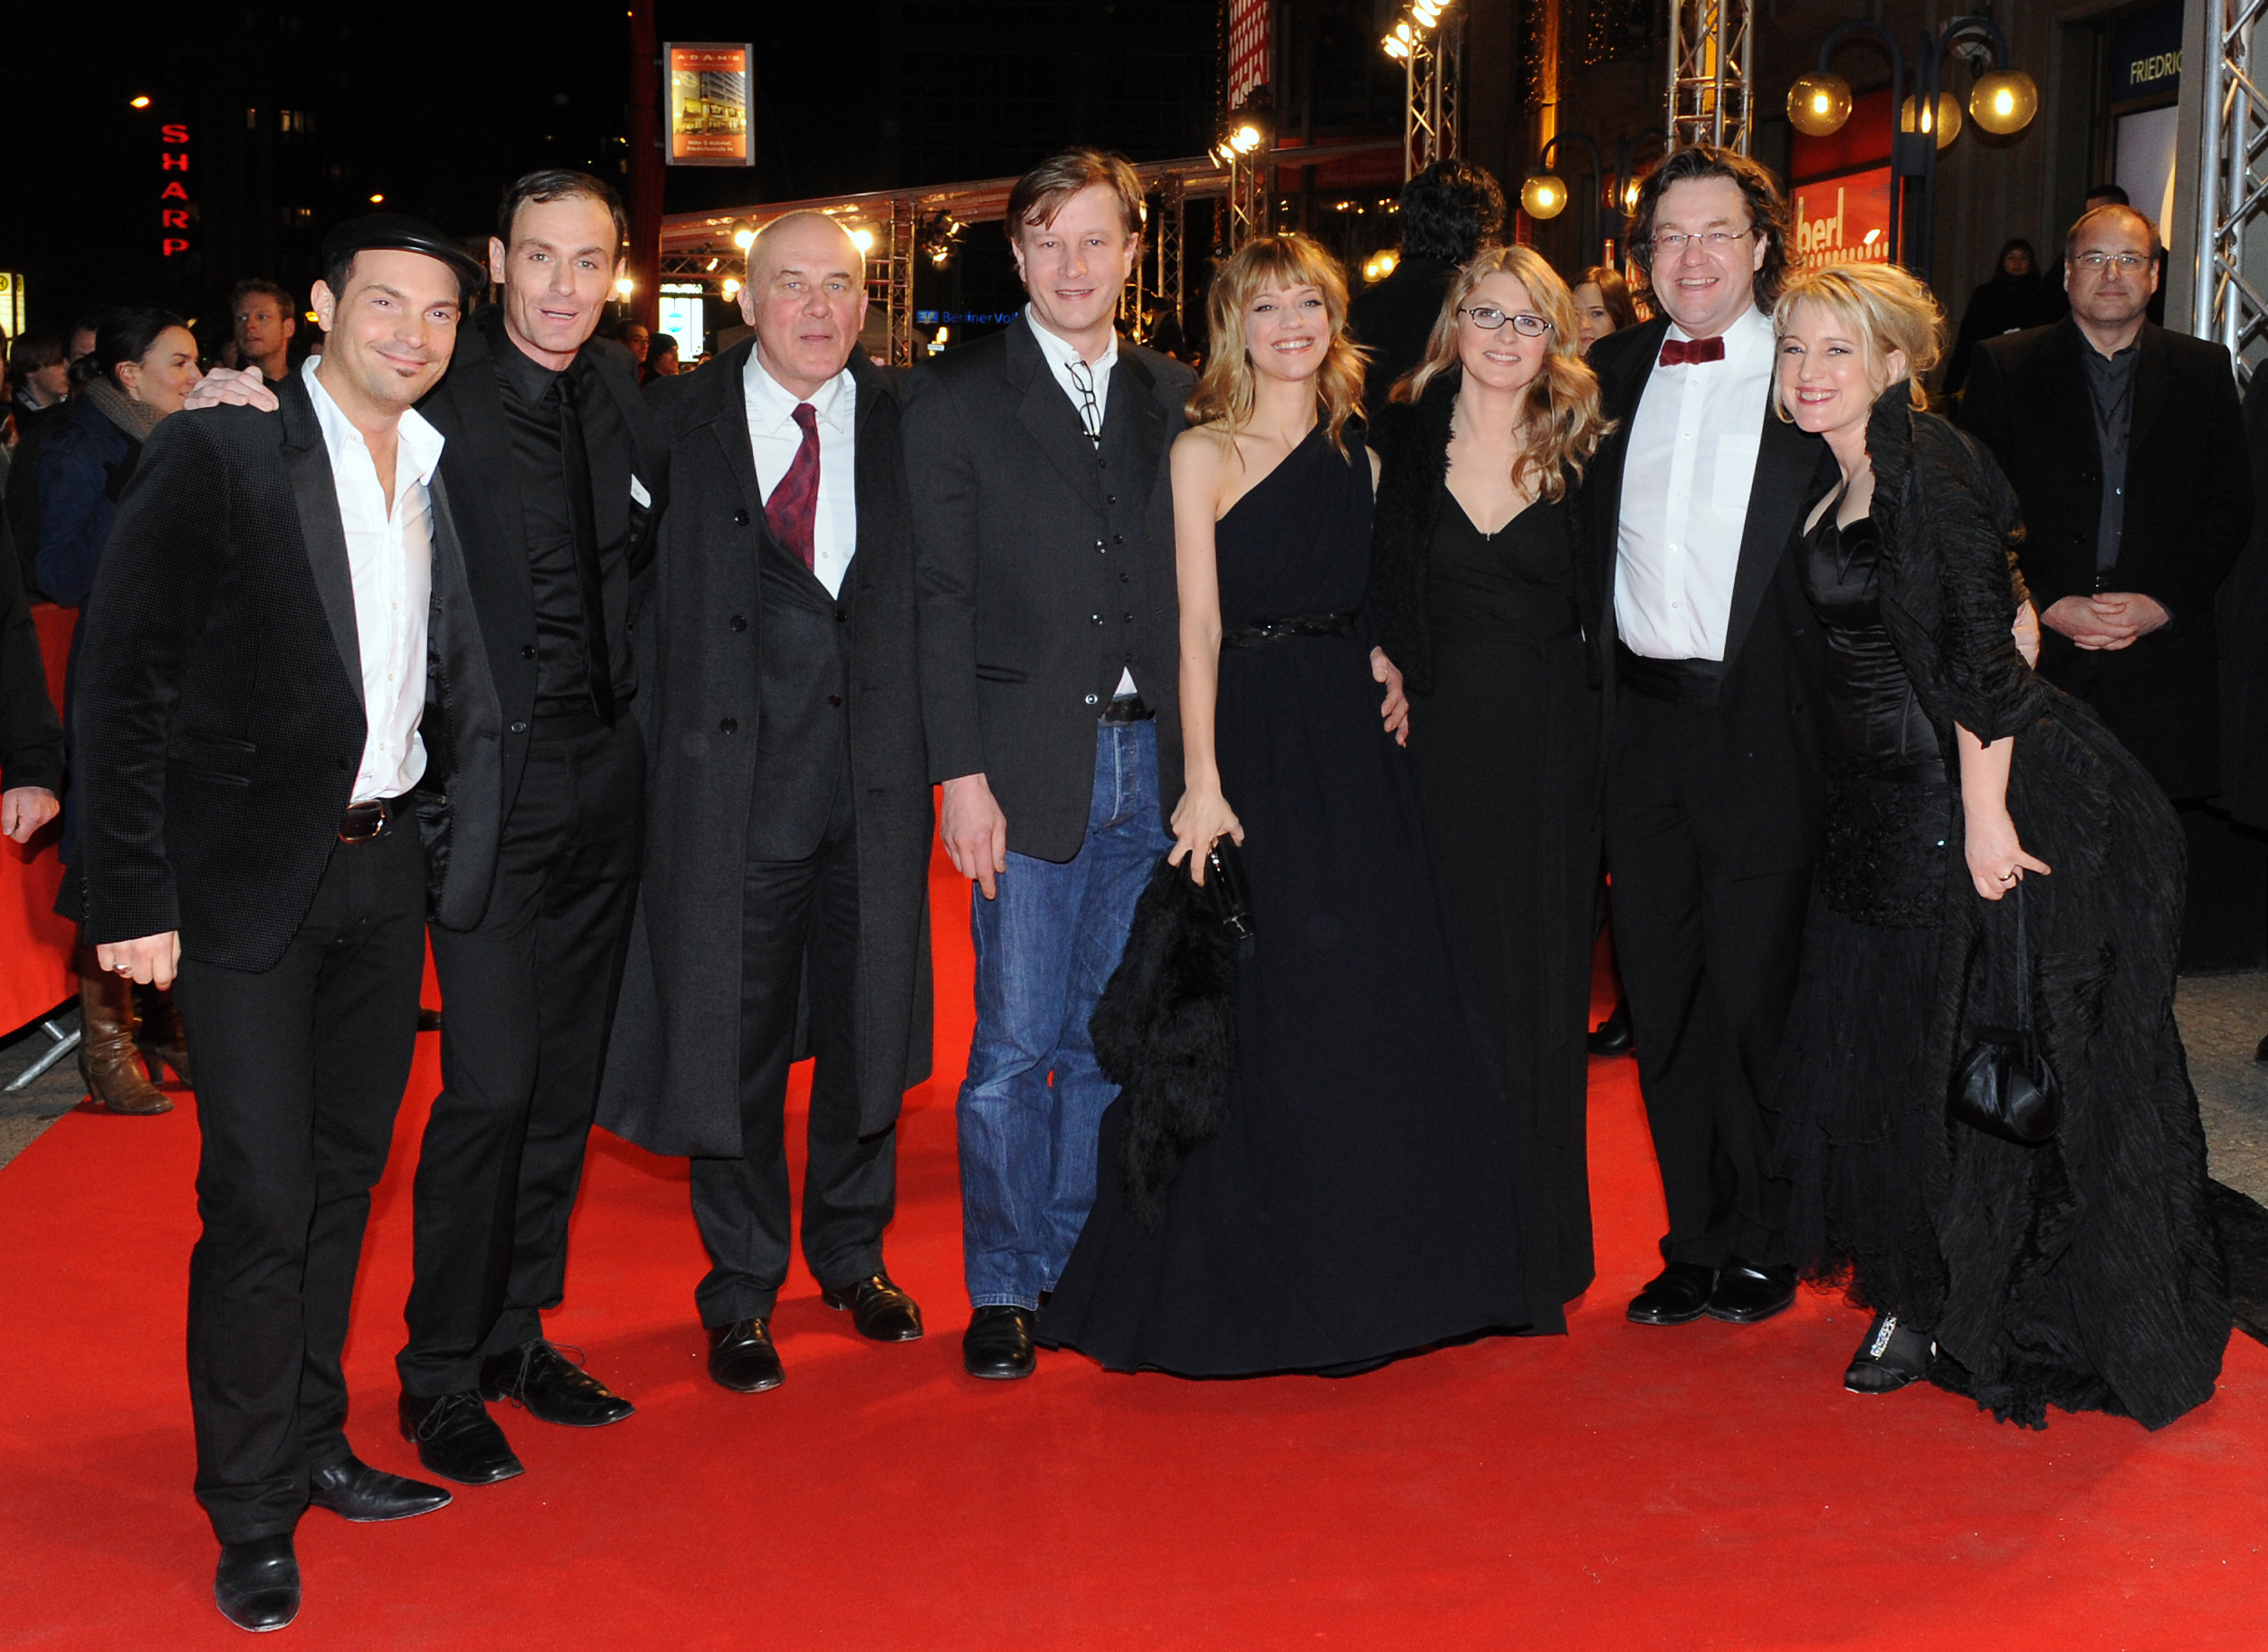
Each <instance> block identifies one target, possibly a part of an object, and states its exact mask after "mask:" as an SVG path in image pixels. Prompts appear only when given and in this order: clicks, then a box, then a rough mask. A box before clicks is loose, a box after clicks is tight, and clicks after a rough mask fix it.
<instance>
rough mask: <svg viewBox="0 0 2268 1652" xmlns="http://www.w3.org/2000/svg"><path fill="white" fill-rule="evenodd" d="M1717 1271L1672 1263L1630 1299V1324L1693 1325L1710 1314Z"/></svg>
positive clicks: (1695, 1264)
mask: <svg viewBox="0 0 2268 1652" xmlns="http://www.w3.org/2000/svg"><path fill="white" fill-rule="evenodd" d="M1714 1289H1717V1270H1716V1269H1715V1268H1713V1267H1702V1266H1701V1264H1699V1263H1698V1262H1672V1263H1671V1264H1670V1265H1669V1266H1668V1267H1665V1268H1663V1269H1662V1270H1661V1272H1660V1273H1659V1274H1655V1275H1654V1276H1653V1278H1652V1279H1650V1280H1648V1281H1646V1289H1644V1290H1642V1291H1640V1292H1638V1295H1637V1296H1633V1297H1631V1305H1630V1322H1631V1324H1632V1325H1691V1324H1692V1323H1693V1322H1694V1321H1695V1320H1696V1319H1698V1318H1700V1317H1701V1316H1702V1315H1703V1314H1705V1313H1706V1312H1708V1311H1709V1293H1710V1292H1712V1291H1713V1290H1714Z"/></svg>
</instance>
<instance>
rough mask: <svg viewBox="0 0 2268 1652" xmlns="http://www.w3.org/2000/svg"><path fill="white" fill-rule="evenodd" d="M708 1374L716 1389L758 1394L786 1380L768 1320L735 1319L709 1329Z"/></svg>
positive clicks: (785, 1372) (785, 1373)
mask: <svg viewBox="0 0 2268 1652" xmlns="http://www.w3.org/2000/svg"><path fill="white" fill-rule="evenodd" d="M709 1375H710V1377H711V1380H713V1381H714V1382H715V1383H716V1384H717V1385H718V1387H719V1388H729V1389H731V1390H732V1391H733V1392H734V1393H736V1394H761V1393H762V1392H763V1391H765V1390H766V1389H770V1388H777V1387H778V1386H779V1385H780V1384H782V1383H784V1382H785V1381H787V1371H786V1369H785V1368H784V1367H783V1366H782V1365H781V1364H780V1356H779V1350H778V1349H777V1348H776V1347H773V1346H772V1327H771V1322H770V1320H768V1319H735V1320H734V1321H733V1323H732V1324H731V1325H711V1326H710V1327H709Z"/></svg>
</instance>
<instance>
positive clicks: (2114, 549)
mask: <svg viewBox="0 0 2268 1652" xmlns="http://www.w3.org/2000/svg"><path fill="white" fill-rule="evenodd" d="M2079 359H2080V362H2081V363H2084V364H2085V365H2086V368H2087V390H2088V396H2089V397H2090V398H2091V399H2092V400H2093V401H2094V403H2095V438H2096V440H2097V441H2098V442H2099V443H2100V444H2102V523H2101V525H2099V526H2098V527H2097V528H2096V530H2095V572H2096V573H2097V574H2104V573H2108V572H2109V571H2110V569H2113V568H2116V567H2117V565H2118V541H2119V540H2122V539H2123V538H2124V537H2125V533H2126V437H2127V434H2128V432H2129V431H2130V430H2132V428H2133V423H2134V364H2135V363H2137V362H2139V361H2140V360H2141V359H2142V346H2141V344H2140V342H2139V341H2136V342H2134V343H2132V344H2129V345H2128V346H2127V347H2126V348H2125V349H2123V350H2121V351H2119V352H2118V354H2117V355H2116V356H2104V355H2102V353H2101V352H2100V351H2098V350H2097V349H2095V347H2094V346H2093V345H2092V344H2089V343H2087V342H2086V341H2084V339H2083V338H2082V340H2081V342H2080V351H2079Z"/></svg>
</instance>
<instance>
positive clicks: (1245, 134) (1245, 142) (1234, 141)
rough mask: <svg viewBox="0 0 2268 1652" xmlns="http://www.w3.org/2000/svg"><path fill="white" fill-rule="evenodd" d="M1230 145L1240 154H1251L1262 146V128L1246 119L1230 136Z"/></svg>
mask: <svg viewBox="0 0 2268 1652" xmlns="http://www.w3.org/2000/svg"><path fill="white" fill-rule="evenodd" d="M1228 142H1229V146H1230V147H1231V148H1232V149H1233V150H1235V151H1236V152H1237V153H1238V154H1240V155H1249V154H1250V153H1252V151H1254V150H1256V149H1258V148H1259V147H1260V128H1258V127H1256V126H1255V125H1253V124H1252V123H1251V122H1250V121H1246V122H1245V123H1244V124H1243V125H1242V126H1240V127H1238V128H1236V131H1235V133H1234V134H1233V136H1231V137H1230V138H1229V140H1228Z"/></svg>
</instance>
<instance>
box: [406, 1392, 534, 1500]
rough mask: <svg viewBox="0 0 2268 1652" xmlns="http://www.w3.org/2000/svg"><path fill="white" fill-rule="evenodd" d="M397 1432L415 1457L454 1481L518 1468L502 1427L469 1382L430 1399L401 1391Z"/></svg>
mask: <svg viewBox="0 0 2268 1652" xmlns="http://www.w3.org/2000/svg"><path fill="white" fill-rule="evenodd" d="M401 1437H402V1438H403V1439H405V1440H408V1441H409V1442H410V1443H412V1444H414V1445H415V1446H416V1448H417V1460H418V1461H419V1462H420V1463H423V1465H425V1466H426V1467H427V1468H430V1469H431V1470H432V1471H433V1472H435V1473H436V1474H438V1475H439V1476H440V1477H441V1478H442V1479H453V1480H455V1481H457V1482H458V1483H459V1484H460V1485H464V1486H493V1485H495V1484H496V1483H497V1481H498V1480H500V1479H511V1478H512V1476H513V1475H515V1474H518V1473H521V1472H524V1471H523V1470H522V1468H521V1466H520V1461H519V1458H518V1457H514V1456H513V1455H512V1446H511V1444H510V1443H509V1442H507V1441H506V1440H505V1439H504V1430H503V1429H502V1428H497V1425H496V1419H495V1418H493V1417H491V1416H490V1415H489V1408H488V1407H487V1406H483V1405H482V1404H481V1397H480V1395H479V1394H478V1393H476V1392H475V1391H473V1390H471V1389H469V1388H468V1389H465V1390H462V1391H460V1392H458V1393H454V1394H443V1395H441V1396H440V1397H439V1398H438V1399H422V1398H420V1397H419V1396H417V1395H416V1394H404V1395H402V1397H401Z"/></svg>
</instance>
